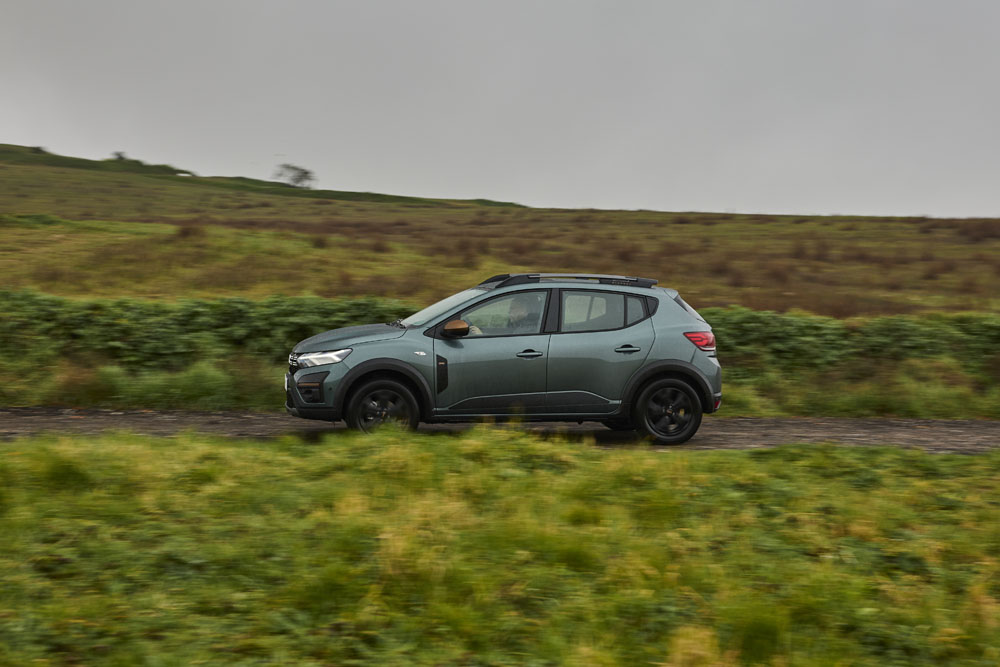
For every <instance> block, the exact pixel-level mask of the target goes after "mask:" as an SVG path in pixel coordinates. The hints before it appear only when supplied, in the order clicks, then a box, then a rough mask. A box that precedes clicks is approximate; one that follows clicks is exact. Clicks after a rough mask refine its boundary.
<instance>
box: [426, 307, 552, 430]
mask: <svg viewBox="0 0 1000 667" xmlns="http://www.w3.org/2000/svg"><path fill="white" fill-rule="evenodd" d="M549 292H550V290H547V289H536V290H523V291H519V292H508V293H505V294H501V295H498V296H496V297H493V298H491V299H487V300H485V301H481V302H479V303H477V304H476V305H474V306H472V307H470V308H468V309H466V310H465V311H462V312H460V313H458V314H457V315H455V316H453V317H449V318H448V319H449V320H451V319H462V320H465V321H466V322H468V323H469V325H470V332H469V335H467V336H463V337H461V338H440V337H437V338H435V341H434V357H435V367H436V369H437V372H436V377H435V380H436V387H435V390H436V399H435V408H436V409H435V413H436V414H439V415H444V416H447V415H479V414H482V415H514V414H531V413H537V412H541V411H542V410H543V409H544V405H545V387H546V368H545V363H546V360H547V358H548V352H549V338H550V336H549V334H545V333H542V322H544V319H545V309H546V306H547V303H548V301H549Z"/></svg>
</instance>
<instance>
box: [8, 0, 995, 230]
mask: <svg viewBox="0 0 1000 667" xmlns="http://www.w3.org/2000/svg"><path fill="white" fill-rule="evenodd" d="M998 35H1000V2H998V1H997V0H980V1H977V2H973V1H967V0H940V1H937V2H928V1H920V0H898V1H890V0H863V1H853V0H814V1H810V0H781V1H778V0H773V1H759V0H753V1H750V0H731V1H719V2H716V1H712V0H691V1H689V2H673V1H667V0H660V1H648V2H627V1H622V0H616V1H613V2H584V1H581V0H573V1H571V2H555V1H551V0H545V1H541V0H533V1H531V2H519V1H512V0H496V1H495V2H488V3H487V2H474V1H469V0H456V1H454V2H440V1H429V0H420V1H415V0H409V1H401V2H377V1H367V2H361V1H355V2H335V1H332V0H302V1H290V0H282V1H280V2H262V1H259V0H240V1H233V2H222V1H218V0H197V1H194V2H191V1H187V0H183V1H182V0H169V1H166V0H165V1H163V2H149V1H139V0H120V1H119V0H87V1H86V2H84V1H81V0H65V1H60V2H57V1H51V0H3V1H2V8H0V142H3V143H15V144H26V145H41V146H45V147H46V148H48V149H49V150H52V151H54V152H58V153H63V154H68V155H78V156H84V157H93V158H101V157H107V156H109V155H110V153H111V152H112V151H125V152H126V153H127V154H128V155H129V156H131V157H136V158H139V159H142V160H145V161H149V162H167V163H170V164H173V165H175V166H178V167H185V168H189V169H192V170H194V171H195V172H197V173H199V174H204V175H245V176H254V177H263V178H269V177H270V176H271V175H272V174H273V172H274V168H275V166H276V165H277V164H278V163H281V162H291V163H294V164H298V165H301V166H304V167H307V168H309V169H312V170H313V171H314V172H315V173H316V176H317V179H318V186H319V187H325V188H332V189H342V190H363V191H375V192H390V193H395V194H408V195H418V196H431V197H461V198H472V197H487V198H491V199H500V200H507V201H517V202H521V203H524V204H529V205H533V206H560V207H595V208H627V209H635V208H648V209H658V210H700V211H709V210H711V211H740V212H743V211H746V212H774V213H860V214H904V215H937V216H977V215H990V216H1000V39H998Z"/></svg>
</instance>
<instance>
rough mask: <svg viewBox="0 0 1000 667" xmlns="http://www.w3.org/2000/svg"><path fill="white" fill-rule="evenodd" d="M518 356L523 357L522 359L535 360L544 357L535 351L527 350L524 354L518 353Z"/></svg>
mask: <svg viewBox="0 0 1000 667" xmlns="http://www.w3.org/2000/svg"><path fill="white" fill-rule="evenodd" d="M516 356H518V357H521V358H522V359H534V358H535V357H540V356H542V353H541V352H536V351H535V350H525V351H524V352H518V353H517V355H516Z"/></svg>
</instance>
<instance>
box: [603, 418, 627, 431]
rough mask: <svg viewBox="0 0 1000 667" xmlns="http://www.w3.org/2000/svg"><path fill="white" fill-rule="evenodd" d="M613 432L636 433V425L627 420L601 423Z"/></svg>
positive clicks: (610, 420)
mask: <svg viewBox="0 0 1000 667" xmlns="http://www.w3.org/2000/svg"><path fill="white" fill-rule="evenodd" d="M601 423H602V424H604V425H605V426H607V427H608V428H610V429H611V430H612V431H634V430H635V424H633V423H632V422H630V421H629V420H627V419H609V420H607V421H603V422H601Z"/></svg>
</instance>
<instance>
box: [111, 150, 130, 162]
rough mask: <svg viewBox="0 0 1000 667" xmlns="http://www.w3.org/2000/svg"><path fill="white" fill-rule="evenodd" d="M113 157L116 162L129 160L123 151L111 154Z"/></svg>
mask: <svg viewBox="0 0 1000 667" xmlns="http://www.w3.org/2000/svg"><path fill="white" fill-rule="evenodd" d="M111 157H113V158H114V159H116V160H127V159H128V158H127V157H126V156H125V153H123V152H122V151H115V152H114V153H112V154H111Z"/></svg>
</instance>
